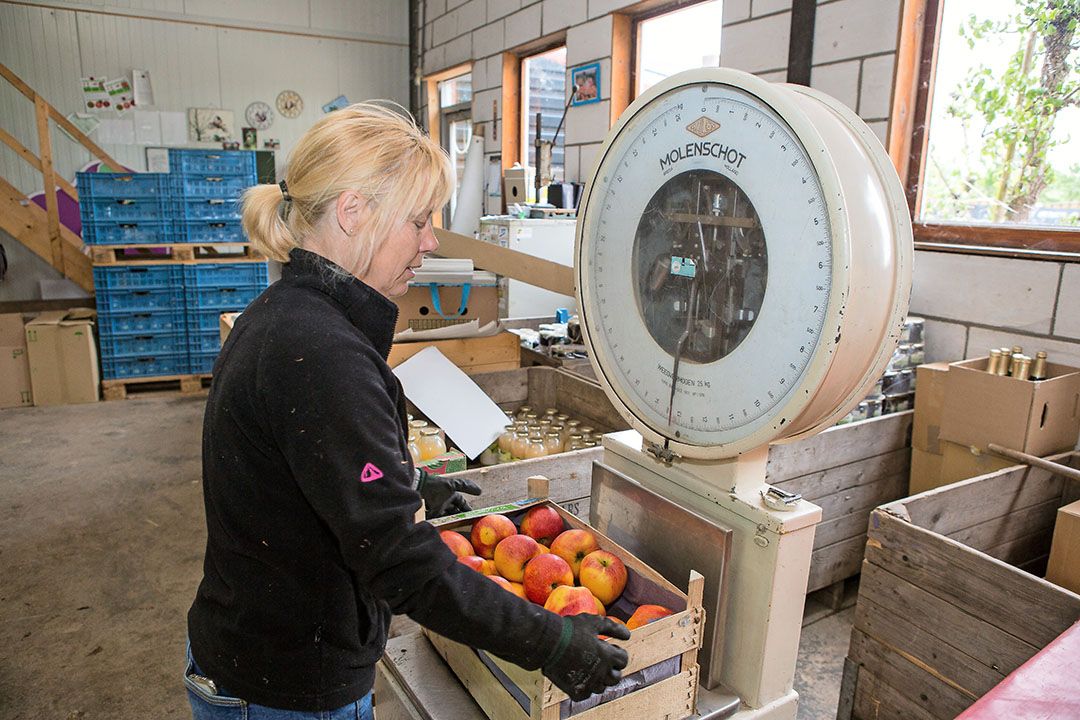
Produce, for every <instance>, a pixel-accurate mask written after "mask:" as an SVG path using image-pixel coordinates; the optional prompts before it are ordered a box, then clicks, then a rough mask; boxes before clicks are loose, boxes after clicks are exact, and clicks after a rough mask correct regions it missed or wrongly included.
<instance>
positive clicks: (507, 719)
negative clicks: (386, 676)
mask: <svg viewBox="0 0 1080 720" xmlns="http://www.w3.org/2000/svg"><path fill="white" fill-rule="evenodd" d="M534 487H535V486H534ZM536 505H549V506H551V507H554V508H555V509H556V510H557V511H558V512H559V514H560V515H561V516H562V518H563V522H564V523H565V524H566V526H567V527H568V528H579V529H585V530H588V531H590V532H592V533H593V534H594V535H595V536H596V538H597V541H598V543H599V545H600V547H601V548H602V549H604V550H607V551H609V552H612V553H614V554H615V555H618V556H619V558H620V559H621V560H622V561H623V562H624V563H625V564H626V567H627V569H628V571H629V572H630V573H635V574H637V575H638V576H639V578H641V579H644V580H646V581H647V582H649V583H653V584H655V585H657V586H659V587H660V588H661V589H662V590H663V591H664V592H665V593H667V594H668V595H670V596H674V597H676V598H678V600H679V601H680V602H681V603H682V604H683V606H682V609H678V608H676V609H678V612H675V613H674V614H672V615H670V616H668V617H664V618H661V619H659V620H656V621H654V622H652V623H649V624H648V625H646V626H644V627H640V628H638V629H636V630H634V631H633V632H632V633H631V638H630V640H628V641H626V642H621V641H620V642H619V645H620V646H621V647H624V648H625V649H626V650H627V653H628V654H629V656H630V661H629V664H628V665H627V667H626V668H625V669H624V670H623V676H624V677H626V676H629V675H631V674H633V673H636V672H638V671H640V670H643V669H645V668H649V667H652V666H655V665H657V664H658V663H662V662H664V661H673V659H674V658H678V668H677V670H676V671H675V674H673V675H671V676H670V677H666V678H664V679H662V680H659V681H658V682H655V683H653V684H650V685H646V686H644V687H641V688H638V689H636V690H633V691H631V692H629V693H627V694H626V695H623V696H622V697H619V698H616V699H613V700H610V701H607V702H604V703H602V704H600V705H597V706H595V707H591V708H589V709H585V710H581V711H580V712H576V713H574V714H573V715H572V717H574V718H576V719H577V720H623V719H625V718H631V717H633V718H649V719H650V720H681V719H682V718H686V717H689V716H690V715H693V714H694V710H695V703H696V698H697V686H698V665H697V653H698V649H699V648H700V647H701V640H702V630H703V627H704V622H705V612H704V610H703V608H702V592H703V590H704V578H703V577H702V576H701V575H700V574H698V573H696V572H691V574H690V581H689V592H688V593H683V592H682V591H680V590H679V589H678V588H677V587H675V586H674V585H672V584H671V583H670V582H668V581H667V580H665V579H664V578H663V577H662V576H661V575H660V574H659V573H657V572H656V571H655V570H653V569H652V568H650V567H649V566H648V565H646V564H645V563H643V562H641V561H640V560H638V559H637V558H636V557H634V556H633V555H632V554H630V553H629V552H627V551H626V550H625V549H624V548H622V547H620V546H619V545H618V544H616V543H615V542H613V541H612V540H611V539H610V538H608V537H606V536H605V535H603V534H602V533H600V532H597V531H596V529H594V528H592V527H590V526H589V525H588V524H586V523H584V522H582V521H581V520H579V519H578V518H576V517H574V516H573V515H571V514H570V513H568V512H566V511H565V510H563V509H562V508H560V507H559V506H558V505H556V504H555V503H553V502H551V501H549V500H525V501H520V502H517V503H512V504H508V505H502V506H496V507H492V508H487V509H485V510H479V511H474V512H472V513H468V514H466V515H464V516H451V517H449V518H441V519H439V520H435V521H433V524H436V525H438V526H439V528H440V529H442V530H454V529H463V528H466V527H469V526H471V525H472V523H473V522H474V521H475V520H476V519H478V518H479V517H481V516H482V515H484V514H487V513H489V512H500V513H503V514H506V515H508V516H510V517H511V518H513V517H514V516H516V515H518V514H521V513H523V512H524V511H525V510H527V509H528V508H530V507H533V506H536ZM425 633H426V634H427V636H428V638H429V639H430V640H431V643H432V645H433V646H434V647H435V649H436V651H437V652H438V653H439V655H441V656H442V657H443V659H444V660H446V662H447V664H448V665H449V666H450V668H451V669H452V670H453V671H454V674H455V675H457V677H458V679H459V680H461V682H462V684H463V685H464V686H465V687H466V688H467V689H468V691H469V693H470V694H471V695H472V697H473V699H474V700H475V701H476V702H477V704H478V705H480V707H481V708H483V710H484V712H485V714H486V715H487V716H488V717H489V718H491V719H492V720H559V718H560V717H561V715H560V712H561V707H562V706H563V705H564V701H565V702H569V698H568V697H567V695H566V694H565V693H564V692H562V691H561V690H559V688H557V687H556V686H555V685H554V684H552V682H551V681H550V680H548V679H547V678H545V677H544V676H543V674H542V673H541V672H540V671H539V670H523V669H522V668H520V667H517V666H516V665H513V664H512V663H508V662H506V661H504V660H501V659H499V658H496V657H494V656H490V655H489V656H487V658H488V660H489V661H490V662H491V663H492V664H494V665H495V666H496V667H497V668H498V670H499V671H500V672H501V673H502V674H503V675H504V677H505V678H506V680H507V681H508V682H510V683H512V684H513V685H516V686H517V689H519V690H520V692H521V693H522V694H523V695H524V697H525V698H526V700H525V703H524V705H523V704H522V703H521V702H519V700H517V699H515V696H514V694H512V693H511V691H510V690H509V689H508V688H507V686H506V685H504V683H503V682H501V681H500V679H499V678H498V677H496V675H495V674H494V673H493V672H492V670H491V669H490V668H489V666H488V665H487V664H485V663H484V661H483V660H482V659H481V657H480V655H479V653H478V652H477V651H476V650H474V649H472V648H469V647H467V646H465V645H462V644H459V643H456V642H453V641H451V640H448V639H446V638H444V637H442V636H440V635H438V634H436V633H433V632H430V631H427V630H425Z"/></svg>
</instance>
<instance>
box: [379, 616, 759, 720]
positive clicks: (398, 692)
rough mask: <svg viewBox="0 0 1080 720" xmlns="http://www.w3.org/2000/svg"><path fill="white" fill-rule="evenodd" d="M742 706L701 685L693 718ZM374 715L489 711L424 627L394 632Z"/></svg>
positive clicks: (391, 719) (452, 717) (449, 718)
mask: <svg viewBox="0 0 1080 720" xmlns="http://www.w3.org/2000/svg"><path fill="white" fill-rule="evenodd" d="M738 709H739V699H738V698H737V697H734V696H732V695H728V694H725V693H722V692H710V691H707V690H699V691H698V714H697V715H695V716H694V718H693V719H692V720H724V718H728V717H731V716H732V715H733V714H735V711H736V710H738ZM375 718H376V720H487V716H486V715H484V711H483V710H481V709H480V706H479V705H477V704H476V703H475V702H473V699H472V697H471V696H470V695H469V692H468V691H467V690H466V689H465V688H464V687H463V686H462V685H461V683H460V682H459V681H458V679H457V677H456V676H455V675H454V673H453V672H451V670H450V668H449V667H448V666H447V665H446V663H445V662H443V659H442V658H441V657H439V655H438V653H436V652H435V648H433V647H432V646H431V643H430V642H428V640H427V638H425V637H424V636H423V634H422V633H419V632H413V633H409V634H407V635H400V636H398V637H395V638H391V639H390V641H389V642H388V643H387V644H386V652H385V653H383V658H382V660H380V661H379V664H378V669H377V672H376V676H375ZM688 720H691V719H688Z"/></svg>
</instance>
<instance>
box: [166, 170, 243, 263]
mask: <svg viewBox="0 0 1080 720" xmlns="http://www.w3.org/2000/svg"><path fill="white" fill-rule="evenodd" d="M169 169H170V171H171V172H170V178H171V181H172V198H173V199H174V202H175V206H176V218H177V221H178V223H179V227H178V230H179V234H180V235H181V236H182V239H181V240H178V241H177V242H186V243H199V244H206V245H209V244H220V243H236V242H244V231H243V229H242V228H241V226H240V195H241V194H242V193H243V192H244V190H246V189H247V188H249V187H251V186H252V185H254V184H256V183H257V182H258V180H257V176H256V173H255V153H253V152H244V151H233V152H228V151H218V150H170V151H169Z"/></svg>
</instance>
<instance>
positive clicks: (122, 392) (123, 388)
mask: <svg viewBox="0 0 1080 720" xmlns="http://www.w3.org/2000/svg"><path fill="white" fill-rule="evenodd" d="M209 385H210V375H155V376H148V377H138V378H123V379H121V380H102V381H101V390H102V393H103V394H104V396H105V399H106V400H126V399H127V396H128V393H129V392H131V393H152V392H180V393H181V394H183V395H194V394H195V393H198V392H201V391H202V390H203V389H204V388H206V387H209Z"/></svg>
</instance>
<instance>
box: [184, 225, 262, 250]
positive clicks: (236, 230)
mask: <svg viewBox="0 0 1080 720" xmlns="http://www.w3.org/2000/svg"><path fill="white" fill-rule="evenodd" d="M247 241H248V240H247V235H244V228H243V227H242V226H241V225H240V221H239V220H185V221H184V223H183V242H187V243H195V244H198V245H227V244H232V243H246V242H247Z"/></svg>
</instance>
